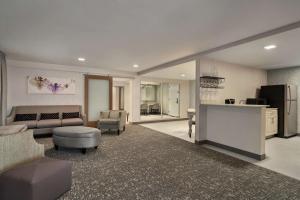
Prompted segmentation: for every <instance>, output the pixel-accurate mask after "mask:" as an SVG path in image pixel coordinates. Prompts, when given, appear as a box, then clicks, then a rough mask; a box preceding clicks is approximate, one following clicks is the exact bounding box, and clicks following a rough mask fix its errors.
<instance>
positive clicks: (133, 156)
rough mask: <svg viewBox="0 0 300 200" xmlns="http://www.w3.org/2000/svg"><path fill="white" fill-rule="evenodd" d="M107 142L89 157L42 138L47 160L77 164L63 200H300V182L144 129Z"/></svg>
mask: <svg viewBox="0 0 300 200" xmlns="http://www.w3.org/2000/svg"><path fill="white" fill-rule="evenodd" d="M102 138H103V140H102V144H101V147H100V148H99V149H98V150H94V149H91V150H89V151H88V152H87V154H86V155H82V154H81V153H80V151H78V150H70V149H63V150H60V151H55V150H54V149H53V144H52V141H51V138H43V139H38V142H39V143H43V144H45V145H46V155H47V156H49V157H53V158H58V159H65V160H70V161H72V162H73V185H72V190H71V191H69V192H68V193H66V194H65V195H63V196H62V197H61V199H69V200H76V199H80V200H83V199H84V200H88V199H97V200H98V199H99V200H100V199H113V200H118V199H130V200H134V199H149V200H150V199H151V200H153V199H180V200H182V199H185V200H187V199H203V200H204V199H222V200H225V199H270V200H277V199H289V200H292V199H300V181H297V180H295V179H292V178H289V177H287V176H284V175H281V174H278V173H276V172H273V171H270V170H267V169H264V168H261V167H258V166H255V165H253V164H250V163H247V162H244V161H241V160H238V159H235V158H232V157H230V156H227V155H224V154H221V153H218V152H215V151H213V150H210V149H206V148H204V147H202V146H199V145H196V144H192V143H190V142H186V141H183V140H180V139H177V138H174V137H171V136H168V135H165V134H162V133H159V132H156V131H153V130H150V129H147V128H144V127H142V126H138V125H131V126H128V127H127V130H126V132H124V133H122V134H121V135H120V136H118V135H116V134H113V133H111V134H103V137H102Z"/></svg>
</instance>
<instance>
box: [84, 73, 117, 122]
mask: <svg viewBox="0 0 300 200" xmlns="http://www.w3.org/2000/svg"><path fill="white" fill-rule="evenodd" d="M84 101H85V104H84V105H85V106H84V107H85V113H86V115H87V125H88V126H90V127H96V126H97V121H98V119H99V115H100V112H101V111H105V110H111V109H112V77H110V76H97V75H85V100H84Z"/></svg>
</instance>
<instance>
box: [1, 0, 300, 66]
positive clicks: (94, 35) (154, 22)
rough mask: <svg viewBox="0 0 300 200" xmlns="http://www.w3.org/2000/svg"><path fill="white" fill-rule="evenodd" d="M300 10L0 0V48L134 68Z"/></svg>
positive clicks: (187, 1)
mask: <svg viewBox="0 0 300 200" xmlns="http://www.w3.org/2000/svg"><path fill="white" fill-rule="evenodd" d="M299 9H300V1H299V0H285V1H282V0H251V1H249V0H222V1H220V0H164V1H161V0H151V1H149V0H109V1H105V0H85V1H80V0H63V1H62V0H1V6H0V49H1V50H2V51H4V52H5V53H6V54H7V56H8V59H15V60H24V61H38V62H45V63H53V64H62V65H79V66H81V65H82V66H87V67H99V68H107V69H115V70H123V71H132V72H136V71H140V70H144V69H147V68H150V67H153V66H155V65H158V64H161V63H164V62H167V61H171V60H174V59H177V58H179V57H183V56H186V55H189V54H193V53H196V52H199V51H203V50H206V49H209V48H212V47H215V46H219V45H222V44H225V43H228V42H231V41H235V40H238V39H241V38H244V37H247V36H251V35H254V34H257V33H260V32H264V31H267V30H270V29H273V28H276V27H279V26H282V25H286V24H289V23H292V22H295V21H298V20H300V12H299ZM78 57H85V58H86V59H87V61H86V62H85V63H79V62H78V61H77V58H78ZM133 64H138V65H140V67H139V68H133V67H132V65H133Z"/></svg>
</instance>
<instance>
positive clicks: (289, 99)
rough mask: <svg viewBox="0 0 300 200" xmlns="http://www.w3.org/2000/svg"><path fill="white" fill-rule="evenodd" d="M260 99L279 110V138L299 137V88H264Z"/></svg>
mask: <svg viewBox="0 0 300 200" xmlns="http://www.w3.org/2000/svg"><path fill="white" fill-rule="evenodd" d="M259 97H260V98H264V99H266V100H267V104H268V105H270V106H271V107H272V108H278V136H279V137H283V138H288V137H292V136H294V135H297V118H298V117H297V86H295V85H267V86H262V87H261V90H260V95H259Z"/></svg>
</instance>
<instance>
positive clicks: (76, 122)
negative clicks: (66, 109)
mask: <svg viewBox="0 0 300 200" xmlns="http://www.w3.org/2000/svg"><path fill="white" fill-rule="evenodd" d="M80 125H83V120H82V119H81V118H71V119H63V120H62V126H80Z"/></svg>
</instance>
